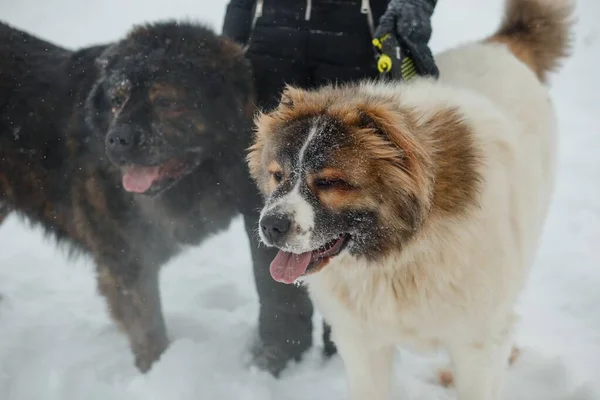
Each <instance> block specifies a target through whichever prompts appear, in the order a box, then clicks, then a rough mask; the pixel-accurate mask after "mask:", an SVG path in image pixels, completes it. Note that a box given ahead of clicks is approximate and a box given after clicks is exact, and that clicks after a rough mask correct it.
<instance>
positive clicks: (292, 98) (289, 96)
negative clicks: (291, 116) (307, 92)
mask: <svg viewBox="0 0 600 400" xmlns="http://www.w3.org/2000/svg"><path fill="white" fill-rule="evenodd" d="M300 93H301V91H300V90H299V89H296V88H295V87H293V86H291V85H285V87H284V88H283V91H282V92H281V98H280V99H279V104H280V106H281V107H284V108H289V109H293V108H294V105H295V104H296V101H297V100H298V99H299V96H300Z"/></svg>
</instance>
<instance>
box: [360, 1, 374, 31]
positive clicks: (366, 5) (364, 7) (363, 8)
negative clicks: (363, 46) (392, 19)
mask: <svg viewBox="0 0 600 400" xmlns="http://www.w3.org/2000/svg"><path fill="white" fill-rule="evenodd" d="M360 12H361V13H363V14H365V15H366V16H367V23H368V24H369V30H370V31H371V37H374V36H375V22H374V21H373V11H371V3H370V2H369V0H362V1H361V3H360Z"/></svg>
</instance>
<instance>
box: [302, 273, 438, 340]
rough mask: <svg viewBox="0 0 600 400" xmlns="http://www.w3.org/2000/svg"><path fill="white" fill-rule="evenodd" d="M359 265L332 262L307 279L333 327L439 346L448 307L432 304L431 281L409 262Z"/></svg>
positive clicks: (383, 337) (386, 338) (310, 289)
mask: <svg viewBox="0 0 600 400" xmlns="http://www.w3.org/2000/svg"><path fill="white" fill-rule="evenodd" d="M354 264H355V265H353V266H352V267H350V266H349V265H345V266H342V265H340V266H339V268H336V267H337V266H331V267H330V268H328V269H325V270H324V271H322V272H321V273H320V274H318V275H315V276H314V277H308V278H307V279H306V281H307V283H308V288H309V292H310V294H311V297H312V298H313V300H314V301H315V303H316V304H317V305H318V307H319V309H320V310H321V311H322V312H323V314H324V316H325V318H326V319H327V320H329V321H331V322H332V325H333V326H334V327H335V328H334V329H343V330H344V329H360V330H361V331H363V332H364V333H365V334H368V335H369V336H371V335H372V334H375V336H376V337H378V338H379V340H381V341H382V342H387V343H402V344H404V345H409V346H411V347H415V348H417V349H430V348H432V347H437V346H438V344H439V342H440V341H441V337H440V330H439V328H440V324H442V325H443V324H444V322H443V320H444V312H440V311H441V310H440V309H439V308H432V307H431V300H432V299H431V297H430V296H428V293H429V292H430V290H431V288H428V287H427V286H429V285H428V282H426V281H424V280H421V279H420V278H419V277H417V276H415V271H414V270H411V267H410V266H407V267H406V268H405V270H404V271H401V272H399V271H398V269H391V268H390V269H383V268H382V267H381V266H373V265H367V264H366V263H365V264H364V265H359V263H356V262H354ZM378 267H379V270H375V269H376V268H378ZM436 297H437V296H436ZM449 323H450V322H448V324H449ZM371 331H372V332H371Z"/></svg>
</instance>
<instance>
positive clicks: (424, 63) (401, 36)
mask: <svg viewBox="0 0 600 400" xmlns="http://www.w3.org/2000/svg"><path fill="white" fill-rule="evenodd" d="M436 3H437V0H390V2H389V3H388V7H387V9H386V11H385V13H384V14H383V15H382V16H381V18H380V20H379V25H378V26H377V29H376V30H375V39H376V40H375V41H374V43H375V42H377V40H379V42H380V43H381V42H385V39H386V38H388V36H386V35H393V36H394V37H395V39H396V41H397V42H398V45H399V46H400V49H401V52H402V54H403V57H408V58H410V59H406V60H405V59H402V60H401V62H402V64H403V69H409V70H410V61H411V60H412V63H414V68H415V69H416V72H417V74H419V75H429V76H433V77H435V78H437V77H438V76H439V71H438V68H437V66H436V65H435V60H434V58H433V54H432V53H431V50H430V49H429V45H428V44H429V39H430V38H431V16H432V14H433V9H434V8H435V5H436ZM407 65H408V66H407Z"/></svg>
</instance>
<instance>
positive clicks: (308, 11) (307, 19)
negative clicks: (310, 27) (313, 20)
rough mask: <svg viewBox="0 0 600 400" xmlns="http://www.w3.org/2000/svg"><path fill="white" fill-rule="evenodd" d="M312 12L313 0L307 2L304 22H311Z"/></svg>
mask: <svg viewBox="0 0 600 400" xmlns="http://www.w3.org/2000/svg"><path fill="white" fill-rule="evenodd" d="M311 12H312V0H306V12H305V13H304V20H305V21H310V13H311Z"/></svg>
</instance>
